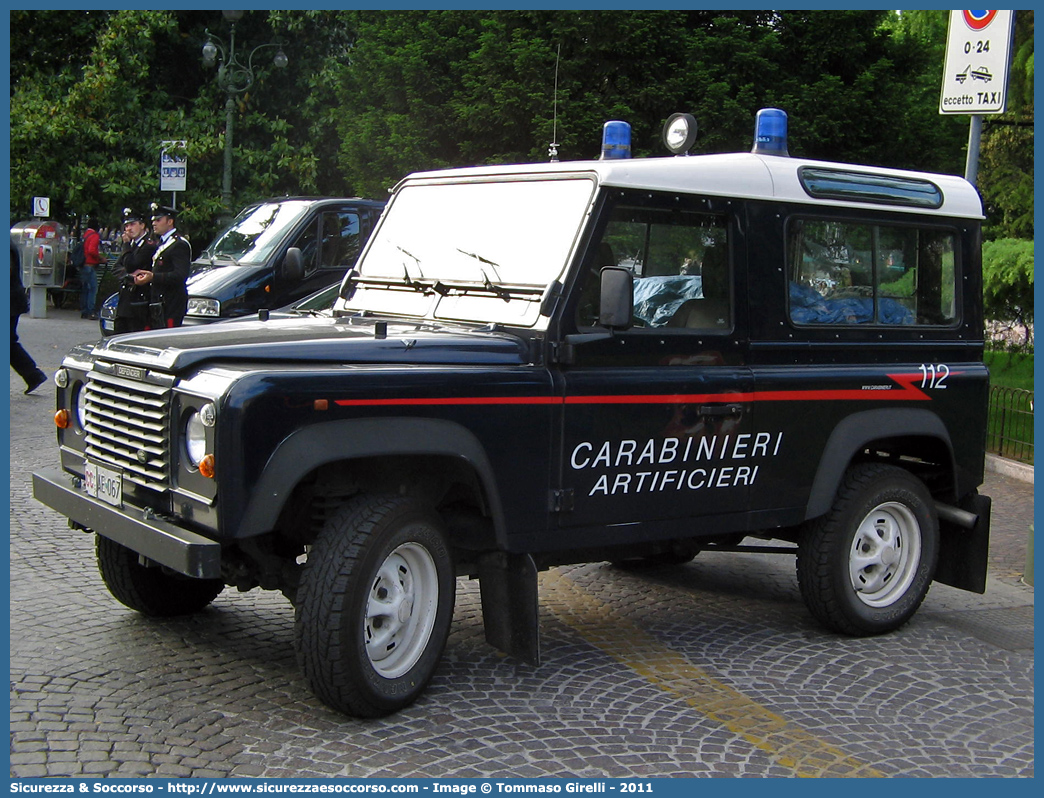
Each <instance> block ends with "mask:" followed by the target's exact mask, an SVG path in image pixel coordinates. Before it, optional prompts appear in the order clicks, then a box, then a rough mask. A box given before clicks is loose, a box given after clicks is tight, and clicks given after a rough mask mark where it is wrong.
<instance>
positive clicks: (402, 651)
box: [363, 543, 439, 679]
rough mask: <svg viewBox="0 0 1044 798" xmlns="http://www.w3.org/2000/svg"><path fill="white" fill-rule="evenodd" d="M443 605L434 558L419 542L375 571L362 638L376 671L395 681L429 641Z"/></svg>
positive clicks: (403, 548) (400, 549)
mask: <svg viewBox="0 0 1044 798" xmlns="http://www.w3.org/2000/svg"><path fill="white" fill-rule="evenodd" d="M438 606H439V580H438V569H437V568H436V567H435V560H434V559H432V556H431V554H430V553H429V552H428V550H427V549H426V548H424V546H422V545H420V544H419V543H404V544H402V545H401V546H399V547H398V548H397V549H395V551H393V552H392V553H391V554H389V555H388V558H387V559H386V560H385V561H384V562H383V563H382V564H381V567H380V568H378V569H377V574H376V575H375V576H374V579H373V583H372V584H371V586H370V591H369V595H368V596H367V599H366V617H365V618H364V619H363V622H364V629H363V634H364V638H363V639H364V641H365V643H366V655H367V656H368V657H369V658H370V664H371V665H373V668H374V670H375V671H377V673H378V674H380V675H381V676H383V677H384V678H385V679H395V678H397V677H399V676H402V675H403V674H404V673H406V672H407V671H409V669H410V668H412V667H413V666H414V665H415V664H416V663H417V660H418V659H420V657H421V655H422V654H423V653H424V650H425V648H426V647H427V645H428V639H429V638H430V637H431V630H432V629H433V628H434V626H435V616H436V615H437V614H438Z"/></svg>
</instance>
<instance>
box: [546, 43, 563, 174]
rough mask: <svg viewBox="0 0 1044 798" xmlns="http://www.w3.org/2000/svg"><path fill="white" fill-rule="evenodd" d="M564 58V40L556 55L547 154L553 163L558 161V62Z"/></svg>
mask: <svg viewBox="0 0 1044 798" xmlns="http://www.w3.org/2000/svg"><path fill="white" fill-rule="evenodd" d="M561 59H562V42H559V43H558V53H557V55H555V96H554V101H553V107H554V122H553V123H552V125H553V127H552V129H551V147H550V149H548V151H547V154H548V155H550V156H551V163H557V161H558V62H559V61H560V60H561Z"/></svg>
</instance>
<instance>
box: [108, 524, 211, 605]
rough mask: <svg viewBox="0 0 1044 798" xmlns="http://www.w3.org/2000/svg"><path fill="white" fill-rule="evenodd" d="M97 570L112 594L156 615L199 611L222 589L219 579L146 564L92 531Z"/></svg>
mask: <svg viewBox="0 0 1044 798" xmlns="http://www.w3.org/2000/svg"><path fill="white" fill-rule="evenodd" d="M95 538H96V541H95V553H96V555H97V557H98V570H99V571H100V572H101V577H102V580H103V581H104V582H105V586H106V587H107V588H109V592H110V593H111V594H112V596H113V598H115V599H116V600H117V601H119V602H120V603H121V604H123V605H125V606H127V607H130V608H131V609H132V610H136V611H138V612H140V613H141V614H142V615H151V616H154V617H158V618H165V617H171V616H174V615H191V614H192V613H194V612H199V611H200V610H202V609H203V608H204V607H206V606H207V605H208V604H210V602H212V601H213V600H214V599H215V598H217V596H218V594H219V593H220V592H221V591H222V590H224V589H225V584H224V582H222V581H221V580H220V579H193V578H192V577H190V576H182V575H181V574H176V573H173V572H170V571H167V570H166V569H164V568H162V567H161V566H158V565H152V566H145V565H142V564H141V562H140V561H139V557H138V554H137V552H134V551H131V550H130V549H128V548H127V547H126V546H121V545H120V544H119V543H116V542H115V541H113V540H110V539H109V538H107V537H103V536H101V535H95Z"/></svg>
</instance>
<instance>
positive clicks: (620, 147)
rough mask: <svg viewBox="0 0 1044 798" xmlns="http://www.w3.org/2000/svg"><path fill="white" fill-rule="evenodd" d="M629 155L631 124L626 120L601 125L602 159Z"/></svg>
mask: <svg viewBox="0 0 1044 798" xmlns="http://www.w3.org/2000/svg"><path fill="white" fill-rule="evenodd" d="M630 157H631V126H630V125H629V124H627V123H626V122H617V121H613V122H606V123H605V124H604V125H602V160H603V161H607V160H612V159H616V158H630Z"/></svg>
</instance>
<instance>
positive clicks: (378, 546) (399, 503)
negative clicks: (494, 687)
mask: <svg viewBox="0 0 1044 798" xmlns="http://www.w3.org/2000/svg"><path fill="white" fill-rule="evenodd" d="M455 589H456V579H455V575H454V570H453V561H452V557H451V556H450V552H449V548H448V546H447V544H446V538H445V534H444V532H443V527H442V522H441V520H440V518H439V517H438V515H437V514H436V513H435V512H434V511H433V510H431V509H429V508H427V507H426V506H425V505H423V504H421V503H420V502H418V501H417V500H415V499H411V498H409V497H405V496H362V497H359V498H358V499H355V500H353V501H352V502H349V503H348V504H347V505H345V507H343V508H342V509H341V510H339V511H338V512H337V513H336V514H335V515H334V516H333V517H332V518H331V519H330V520H329V521H328V522H327V524H326V526H325V527H324V528H323V530H322V532H321V533H320V534H319V537H318V538H317V540H316V542H315V544H314V545H313V546H312V549H311V551H310V552H309V554H308V561H307V562H306V564H305V567H304V570H303V572H302V575H301V585H300V588H299V591H298V601H297V610H296V615H297V617H296V626H295V635H294V642H295V648H296V650H297V656H298V660H299V661H300V663H301V667H302V669H303V670H304V673H305V676H306V677H307V678H308V681H309V683H310V684H311V686H312V689H313V691H314V692H315V694H316V695H317V696H318V697H319V698H320V699H321V700H322V701H323V702H324V703H325V704H327V705H329V706H331V707H333V708H334V709H337V710H339V711H341V712H344V713H346V714H348V715H354V716H357V717H366V718H375V717H382V716H384V715H388V714H390V713H392V712H395V711H397V710H399V709H401V708H403V707H405V706H407V705H408V704H410V703H412V702H413V701H414V700H416V698H417V697H418V696H419V695H420V694H421V692H422V691H423V690H424V688H425V687H426V686H427V684H428V681H429V680H430V679H431V677H432V675H433V674H434V672H435V668H436V666H437V665H438V662H439V659H440V658H441V656H442V649H443V647H444V646H445V643H446V637H447V636H448V634H449V626H450V621H451V620H452V617H453V604H454V593H455Z"/></svg>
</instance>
